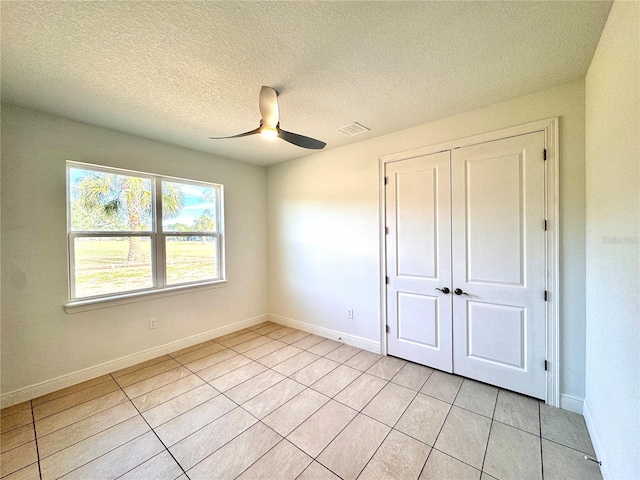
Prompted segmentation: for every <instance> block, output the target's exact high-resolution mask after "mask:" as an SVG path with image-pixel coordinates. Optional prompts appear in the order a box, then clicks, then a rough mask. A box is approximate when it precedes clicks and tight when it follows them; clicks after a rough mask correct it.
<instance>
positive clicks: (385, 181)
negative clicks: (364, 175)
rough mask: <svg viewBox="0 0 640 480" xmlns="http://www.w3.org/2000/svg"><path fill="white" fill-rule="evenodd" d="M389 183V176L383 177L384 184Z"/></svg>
mask: <svg viewBox="0 0 640 480" xmlns="http://www.w3.org/2000/svg"><path fill="white" fill-rule="evenodd" d="M388 183H389V177H384V184H385V185H387V184H388Z"/></svg>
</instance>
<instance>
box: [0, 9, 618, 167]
mask: <svg viewBox="0 0 640 480" xmlns="http://www.w3.org/2000/svg"><path fill="white" fill-rule="evenodd" d="M0 5H1V7H0V8H1V22H2V23H1V28H2V31H1V34H2V65H1V66H2V101H4V102H9V103H14V104H18V105H24V106H28V107H32V108H36V109H40V110H44V111H48V112H52V113H55V114H58V115H61V116H64V117H68V118H71V119H74V120H78V121H82V122H86V123H90V124H94V125H99V126H102V127H106V128H111V129H114V130H119V131H123V132H128V133H132V134H136V135H140V136H143V137H147V138H151V139H155V140H160V141H164V142H168V143H172V144H175V145H181V146H185V147H189V148H193V149H196V150H200V151H204V152H209V153H213V154H217V155H221V156H224V157H228V158H233V159H236V160H241V161H246V162H251V163H255V164H258V165H271V164H274V163H277V162H281V161H284V160H288V159H291V158H296V157H300V156H304V155H307V154H309V153H312V151H309V150H304V149H301V148H299V147H295V146H293V145H289V144H287V143H286V142H284V141H282V140H275V141H268V140H264V139H262V138H260V137H259V136H253V137H246V138H239V139H232V140H215V141H214V140H208V139H207V137H209V136H224V135H232V134H236V133H240V132H244V131H247V130H251V129H253V128H255V127H257V126H258V122H259V120H260V114H259V110H258V93H259V91H260V87H261V86H262V85H268V86H272V87H274V88H276V89H277V90H279V91H280V115H281V117H280V119H281V127H282V128H283V129H285V130H289V131H293V132H296V133H300V134H303V135H308V136H311V137H314V138H318V139H320V140H322V141H325V142H327V147H326V148H333V147H336V146H339V145H344V144H347V143H353V142H356V141H360V140H364V139H366V138H371V137H374V136H379V135H382V134H385V133H390V132H393V131H396V130H401V129H404V128H408V127H412V126H415V125H419V124H422V123H426V122H429V121H433V120H436V119H439V118H443V117H446V116H449V115H453V114H456V113H460V112H464V111H468V110H471V109H474V108H478V107H482V106H486V105H490V104H492V103H496V102H499V101H503V100H506V99H509V98H514V97H518V96H521V95H524V94H527V93H531V92H534V91H538V90H542V89H545V88H548V87H551V86H553V85H557V84H560V83H564V82H567V81H570V80H572V79H575V78H579V77H582V76H584V75H585V73H586V71H587V68H588V66H589V63H590V61H591V57H592V56H593V53H594V51H595V48H596V45H597V43H598V39H599V37H600V33H601V31H602V28H603V26H604V23H605V21H606V18H607V15H608V12H609V9H610V7H611V3H610V2H578V1H561V2H552V1H548V2H528V1H516V2H466V1H464V2H463V1H460V2H456V1H451V2H427V1H423V2H213V1H211V2H193V1H181V2H154V1H146V2H127V1H122V2H120V1H118V2H114V1H105V2H79V1H74V2H58V1H43V2H31V1H17V2H10V1H2V2H1V3H0ZM351 122H359V123H361V124H363V125H366V126H367V127H369V128H370V129H371V131H370V132H367V133H365V134H362V135H359V136H356V137H352V138H350V137H347V136H345V135H343V134H342V133H339V132H337V131H336V130H337V129H338V128H340V127H342V126H344V125H347V124H349V123H351Z"/></svg>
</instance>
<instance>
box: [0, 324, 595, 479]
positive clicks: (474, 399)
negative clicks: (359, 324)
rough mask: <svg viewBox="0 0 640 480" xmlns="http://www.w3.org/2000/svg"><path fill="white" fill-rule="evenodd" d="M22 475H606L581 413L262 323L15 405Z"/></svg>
mask: <svg viewBox="0 0 640 480" xmlns="http://www.w3.org/2000/svg"><path fill="white" fill-rule="evenodd" d="M1 426H2V431H1V436H0V445H1V448H2V453H1V458H0V460H1V472H0V473H1V476H2V479H3V480H5V479H6V480H17V479H39V478H41V479H43V480H50V479H55V478H65V479H72V478H73V479H107V478H120V479H124V480H133V479H153V480H160V479H168V480H173V479H180V480H183V479H187V478H191V479H234V478H241V479H243V480H258V479H265V480H267V479H268V480H275V479H283V480H284V479H300V480H309V479H321V480H325V479H326V480H330V479H336V478H342V479H345V480H352V479H356V478H360V479H372V480H378V479H409V480H417V479H421V480H422V479H427V478H436V479H439V478H455V479H467V478H468V479H482V480H490V479H492V478H496V479H511V478H514V479H529V478H530V479H545V480H553V479H571V478H575V479H590V478H601V477H600V471H599V468H598V466H597V464H595V463H594V462H591V461H588V460H584V458H583V457H584V455H585V454H589V455H593V454H594V452H593V447H592V445H591V441H590V439H589V435H588V433H587V429H586V426H585V423H584V420H583V418H582V417H581V416H580V415H576V414H574V413H570V412H567V411H563V410H559V409H556V408H553V407H548V406H547V405H545V404H544V403H541V402H539V401H537V400H534V399H531V398H528V397H524V396H522V395H518V394H515V393H512V392H509V391H506V390H501V389H498V388H495V387H492V386H489V385H485V384H482V383H478V382H475V381H472V380H468V379H463V378H461V377H458V376H454V375H449V374H447V373H443V372H440V371H437V370H432V369H430V368H427V367H423V366H420V365H416V364H413V363H409V362H406V361H404V360H400V359H397V358H394V357H381V356H380V355H376V354H373V353H371V352H367V351H364V350H359V349H357V348H354V347H351V346H348V345H344V344H342V343H339V342H336V341H333V340H328V339H325V338H322V337H319V336H316V335H310V334H308V333H305V332H301V331H298V330H294V329H292V328H288V327H282V326H280V325H277V324H273V323H263V324H260V325H256V326H254V327H251V328H247V329H244V330H241V331H238V332H234V333H231V334H229V335H225V336H223V337H219V338H216V339H215V340H211V341H208V342H204V343H201V344H199V345H195V346H193V347H189V348H185V349H183V350H180V351H177V352H174V353H172V354H170V355H165V356H162V357H158V358H155V359H153V360H149V361H147V362H144V363H141V364H139V365H135V366H133V367H130V368H126V369H124V370H120V371H118V372H114V373H112V374H110V375H104V376H102V377H99V378H96V379H94V380H91V381H88V382H84V383H81V384H79V385H75V386H73V387H69V388H66V389H64V390H60V391H57V392H54V393H51V394H49V395H45V396H43V397H40V398H36V399H35V400H32V401H28V402H24V403H21V404H19V405H15V406H13V407H9V408H5V409H4V410H2V418H1Z"/></svg>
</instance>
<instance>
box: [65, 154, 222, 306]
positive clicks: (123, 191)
mask: <svg viewBox="0 0 640 480" xmlns="http://www.w3.org/2000/svg"><path fill="white" fill-rule="evenodd" d="M68 172H69V173H68V176H67V178H68V190H67V191H68V195H67V211H68V218H69V220H68V229H69V230H68V236H69V258H70V265H69V287H70V299H71V300H72V301H73V300H87V299H101V298H104V297H117V296H120V295H126V294H129V293H135V292H140V291H153V290H163V289H165V288H173V287H175V286H180V285H186V286H189V285H197V284H202V283H209V282H213V281H220V280H224V268H223V266H224V259H223V257H222V252H223V251H224V248H223V245H222V238H221V237H222V236H221V231H222V225H223V224H222V186H221V185H215V184H208V183H203V182H197V181H188V180H186V181H183V180H180V179H167V178H164V177H160V176H152V175H149V174H140V175H139V174H137V173H136V172H130V171H121V170H116V169H109V168H106V167H99V168H96V167H94V166H92V165H85V164H77V163H71V162H70V163H69V164H68ZM113 185H116V187H117V188H111V187H112V186H113ZM89 187H91V188H89ZM105 192H106V193H105ZM92 222H95V223H92ZM164 226H166V229H164V230H163V227H164ZM123 227H129V228H123ZM149 228H151V230H149Z"/></svg>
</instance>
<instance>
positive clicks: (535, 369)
mask: <svg viewBox="0 0 640 480" xmlns="http://www.w3.org/2000/svg"><path fill="white" fill-rule="evenodd" d="M544 146H545V142H544V133H543V132H537V133H531V134H527V135H521V136H517V137H511V138H507V139H503V140H498V141H494V142H488V143H485V144H480V145H475V146H470V147H465V148H460V149H456V150H454V151H453V153H452V236H453V242H452V254H453V259H452V260H453V261H452V265H453V288H454V289H461V290H462V291H463V292H464V293H462V294H459V295H456V294H454V295H452V298H453V337H454V344H453V351H454V355H453V370H454V372H455V373H457V374H459V375H462V376H465V377H470V378H474V379H477V380H480V381H483V382H486V383H490V384H493V385H497V386H501V387H504V388H507V389H509V390H514V391H517V392H520V393H524V394H526V395H530V396H533V397H537V398H544V397H545V380H546V374H545V369H544V360H545V331H546V313H545V299H544V293H545V231H544V219H545V211H544V209H545V201H544V170H545V166H544V157H543V153H544Z"/></svg>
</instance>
